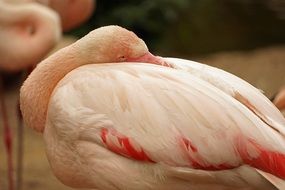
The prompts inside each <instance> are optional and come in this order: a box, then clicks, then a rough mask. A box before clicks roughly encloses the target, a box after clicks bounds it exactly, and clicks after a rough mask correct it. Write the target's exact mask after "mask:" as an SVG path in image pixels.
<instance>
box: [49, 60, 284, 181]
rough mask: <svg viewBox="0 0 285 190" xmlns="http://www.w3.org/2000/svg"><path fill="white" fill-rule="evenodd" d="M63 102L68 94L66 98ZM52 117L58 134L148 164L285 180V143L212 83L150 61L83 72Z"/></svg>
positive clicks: (70, 80)
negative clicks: (259, 173) (246, 169)
mask: <svg viewBox="0 0 285 190" xmlns="http://www.w3.org/2000/svg"><path fill="white" fill-rule="evenodd" d="M62 97H65V98H64V99H63V98H62ZM48 119H49V120H50V121H51V123H54V125H55V127H56V128H57V131H59V132H60V131H61V132H62V133H69V132H70V134H69V135H62V136H72V135H73V136H74V135H75V134H76V138H77V139H78V140H80V141H89V142H92V143H96V144H98V145H100V146H102V147H105V148H106V149H108V150H110V151H111V152H114V153H115V154H119V155H122V156H123V157H126V158H129V159H132V160H137V161H141V162H152V163H164V164H167V165H170V166H179V167H189V168H197V169H203V170H223V169H231V168H235V167H238V166H240V165H242V164H249V165H251V166H253V167H256V168H259V169H261V170H263V171H266V172H270V173H272V174H274V175H276V176H279V177H281V178H283V179H284V178H285V164H284V163H285V162H284V161H285V148H284V147H285V146H284V145H285V141H284V137H283V136H282V135H281V134H280V133H279V132H278V131H276V130H274V129H272V128H271V127H270V126H268V124H267V123H265V122H263V121H262V119H260V117H258V116H257V115H256V114H254V113H253V112H252V111H251V110H249V109H248V108H247V107H246V106H244V105H243V104H242V103H240V102H239V101H238V100H236V99H235V98H233V97H232V96H230V95H229V94H227V93H225V92H224V91H222V90H220V89H219V88H217V87H215V86H213V85H210V84H209V83H208V82H206V81H204V80H202V79H200V78H197V77H195V76H192V75H189V73H188V72H186V71H183V70H175V69H171V68H167V67H161V66H156V65H150V64H143V63H128V64H126V63H122V64H117V63H116V64H96V65H87V66H82V67H80V68H77V69H76V70H74V71H72V72H70V73H69V74H68V75H67V76H66V77H65V78H64V79H63V80H62V81H61V82H60V83H59V84H58V86H57V88H56V89H55V91H54V94H53V96H52V98H51V100H50V104H49V112H48Z"/></svg>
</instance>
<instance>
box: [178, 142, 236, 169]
mask: <svg viewBox="0 0 285 190" xmlns="http://www.w3.org/2000/svg"><path fill="white" fill-rule="evenodd" d="M181 141H182V147H183V148H184V150H185V153H186V155H187V157H188V159H189V161H190V164H191V167H192V168H194V169H202V170H214V171H215V170H225V169H233V168H235V167H236V166H231V165H229V164H225V163H222V164H217V165H211V164H206V163H205V161H204V160H203V159H202V158H201V156H200V155H199V151H198V149H197V147H196V146H194V145H193V143H192V142H191V141H190V140H188V139H187V138H185V137H182V139H181ZM189 150H191V151H189ZM201 163H203V164H201Z"/></svg>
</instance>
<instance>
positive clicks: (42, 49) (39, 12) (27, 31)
mask: <svg viewBox="0 0 285 190" xmlns="http://www.w3.org/2000/svg"><path fill="white" fill-rule="evenodd" d="M0 12H1V15H0V28H1V30H0V41H1V43H0V70H1V71H5V72H18V71H21V70H23V69H27V68H29V67H32V66H33V65H35V64H36V63H38V62H40V61H41V60H42V59H43V57H44V56H45V55H46V54H47V53H48V52H49V51H50V50H51V49H52V48H53V47H54V45H55V44H56V43H57V42H58V41H59V39H60V36H61V27H60V21H59V17H58V16H57V14H56V13H54V12H53V11H51V10H50V9H48V8H46V7H43V6H40V5H38V4H35V3H29V4H25V5H12V4H9V3H5V2H2V1H0ZM0 82H1V84H0V85H1V87H0V88H1V90H0V91H1V92H0V93H1V94H0V99H1V113H2V116H3V117H2V118H3V122H4V123H3V126H4V135H5V136H4V139H5V144H6V147H7V155H8V168H9V169H8V172H9V175H8V177H9V189H13V174H12V171H13V167H12V135H11V129H10V127H9V123H8V119H7V117H8V116H7V113H6V112H7V111H6V107H5V101H4V87H3V82H2V78H1V81H0ZM18 130H19V131H18V137H19V139H18V144H21V143H22V142H21V137H22V127H21V126H19V129H18ZM20 146H22V145H20ZM21 151H22V150H21V149H20V150H19V152H18V157H19V158H20V159H21V155H22V153H21ZM18 167H19V168H21V164H18ZM19 168H18V169H19ZM20 170H21V169H20Z"/></svg>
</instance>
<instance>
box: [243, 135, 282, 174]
mask: <svg viewBox="0 0 285 190" xmlns="http://www.w3.org/2000/svg"><path fill="white" fill-rule="evenodd" d="M247 142H248V143H250V145H253V147H254V148H255V149H256V151H257V152H258V156H257V157H254V158H253V157H252V156H250V155H249V153H248V152H247V151H245V150H244V148H243V149H242V147H239V153H240V155H241V157H242V159H243V161H244V162H245V163H246V164H248V165H251V166H252V167H255V168H258V169H260V170H263V171H265V172H268V173H271V174H273V175H275V176H277V177H280V178H282V179H285V154H282V153H279V152H274V151H270V150H266V149H265V148H263V147H262V146H261V145H259V144H257V143H256V142H254V141H253V140H248V141H247Z"/></svg>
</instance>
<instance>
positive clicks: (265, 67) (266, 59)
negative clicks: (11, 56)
mask: <svg viewBox="0 0 285 190" xmlns="http://www.w3.org/2000/svg"><path fill="white" fill-rule="evenodd" d="M194 60H196V61H199V62H202V63H207V64H210V65H213V66H216V67H219V68H222V69H224V70H226V71H229V72H231V73H234V74H236V75H237V76H240V77H241V78H243V79H245V80H246V81H248V82H250V83H251V84H253V85H255V86H256V87H258V88H260V89H261V90H263V91H264V93H265V94H266V95H267V96H268V97H271V96H272V95H273V94H275V93H276V92H277V90H278V89H279V87H281V86H282V85H285V77H284V76H285V75H284V72H285V46H278V47H269V48H262V49H257V50H252V51H247V52H224V53H218V54H213V55H210V56H206V57H199V58H194ZM17 98H18V90H17V88H10V90H9V91H8V92H6V101H7V105H8V110H9V121H10V124H11V126H12V129H13V135H14V141H13V144H14V146H15V144H16V143H17V141H16V135H17V130H16V129H17V122H16V117H15V115H16V109H15V108H16V100H17ZM0 129H3V126H2V123H1V125H0ZM0 139H1V141H0V190H2V189H8V188H7V173H6V165H7V163H6V153H5V147H4V145H3V140H2V139H3V131H2V130H0ZM15 148H16V147H14V150H15ZM14 155H15V152H14ZM23 181H24V183H23V190H58V189H60V190H68V189H70V188H68V187H66V186H64V185H62V184H61V183H60V182H59V181H58V180H57V179H56V178H55V177H54V176H53V174H52V172H51V170H50V167H49V165H48V161H47V159H46V156H45V148H44V143H43V139H42V135H41V134H39V133H36V132H35V131H33V130H31V129H29V128H26V127H25V128H24V173H23Z"/></svg>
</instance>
